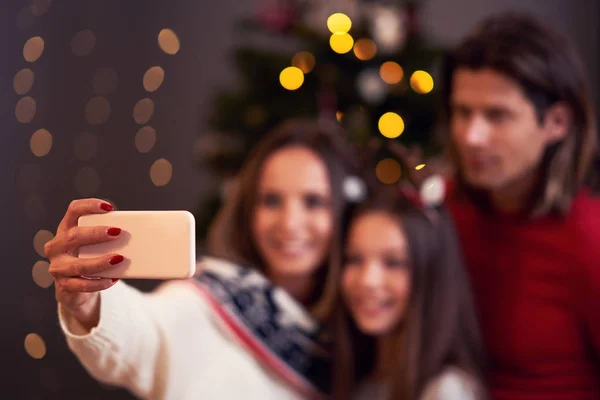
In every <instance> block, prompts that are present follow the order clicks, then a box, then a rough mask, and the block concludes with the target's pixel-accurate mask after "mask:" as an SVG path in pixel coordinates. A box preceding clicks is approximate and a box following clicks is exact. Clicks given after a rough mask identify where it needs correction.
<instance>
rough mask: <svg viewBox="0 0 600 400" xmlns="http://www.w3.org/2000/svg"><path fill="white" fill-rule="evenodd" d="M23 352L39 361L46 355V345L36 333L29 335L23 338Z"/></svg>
mask: <svg viewBox="0 0 600 400" xmlns="http://www.w3.org/2000/svg"><path fill="white" fill-rule="evenodd" d="M25 351H26V352H27V354H29V356H30V357H32V358H35V359H38V360H40V359H42V358H44V356H45V355H46V343H44V339H42V337H41V336H40V335H38V334H37V333H30V334H28V335H27V336H26V337H25Z"/></svg>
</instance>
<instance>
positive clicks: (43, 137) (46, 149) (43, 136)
mask: <svg viewBox="0 0 600 400" xmlns="http://www.w3.org/2000/svg"><path fill="white" fill-rule="evenodd" d="M29 147H30V148H31V152H32V153H33V154H34V155H35V156H37V157H43V156H45V155H46V154H48V153H50V150H51V149H52V134H51V133H50V132H48V130H46V129H38V130H37V131H35V132H34V134H33V135H31V140H30V141H29Z"/></svg>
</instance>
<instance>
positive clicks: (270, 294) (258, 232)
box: [45, 121, 353, 400]
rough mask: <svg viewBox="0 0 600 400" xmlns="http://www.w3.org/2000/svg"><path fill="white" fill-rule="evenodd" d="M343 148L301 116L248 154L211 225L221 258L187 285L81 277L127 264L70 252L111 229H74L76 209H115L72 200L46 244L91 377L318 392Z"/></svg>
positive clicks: (261, 393)
mask: <svg viewBox="0 0 600 400" xmlns="http://www.w3.org/2000/svg"><path fill="white" fill-rule="evenodd" d="M350 154H351V152H350V150H349V149H348V148H347V147H346V145H345V142H344V136H343V132H339V131H337V130H331V129H329V128H325V127H323V126H322V125H320V124H317V123H313V122H308V121H290V122H288V123H286V124H283V125H282V126H281V127H279V128H278V129H276V130H275V132H273V133H271V134H270V135H268V137H267V138H266V139H264V140H263V141H262V142H261V143H260V144H259V145H258V147H257V148H256V149H255V150H254V152H253V153H252V154H251V156H250V158H249V160H248V162H247V163H246V165H245V166H244V167H243V168H242V172H241V176H240V177H239V184H238V186H237V188H236V189H235V190H234V191H233V193H232V194H231V195H230V196H229V197H228V199H227V204H226V205H225V206H224V209H223V210H222V211H221V213H220V215H219V216H218V218H217V219H216V222H215V225H214V229H212V232H211V235H210V240H209V241H210V245H209V247H210V248H211V250H212V253H213V254H214V255H215V256H217V257H220V259H209V258H207V259H204V260H201V261H200V262H199V264H198V274H197V277H196V279H192V280H189V281H178V282H169V283H164V284H163V285H161V286H159V287H158V288H157V289H156V290H155V291H154V292H152V293H149V294H146V293H141V292H139V291H138V290H136V289H135V288H132V287H131V286H128V285H127V284H125V283H123V282H113V281H111V280H110V279H101V280H86V279H83V278H81V276H86V275H90V274H93V273H97V272H101V271H103V270H106V269H109V268H113V267H114V266H113V265H112V264H115V265H119V264H120V262H122V260H123V258H122V257H120V255H118V254H107V255H106V256H104V257H101V258H98V259H93V260H84V259H79V258H77V249H78V248H79V247H80V246H81V245H84V244H92V243H98V242H103V241H107V240H112V239H113V238H114V237H118V235H119V234H120V231H119V229H118V227H92V228H83V227H81V228H79V227H77V219H78V217H79V216H81V215H84V214H88V213H103V212H110V211H111V210H112V207H111V206H110V205H109V204H107V203H104V202H102V201H101V200H98V199H85V200H77V201H74V202H73V203H72V204H71V206H70V207H69V209H68V211H67V213H66V215H65V217H64V218H63V220H62V222H61V223H60V226H59V228H58V231H57V235H56V237H55V238H54V239H53V240H51V241H50V242H49V243H48V244H47V245H46V249H45V250H46V254H47V255H48V257H49V259H50V261H51V263H50V272H51V273H52V274H53V276H54V278H55V287H56V298H57V300H58V304H59V318H60V324H61V327H62V329H63V331H64V333H65V335H66V337H67V341H68V344H69V347H70V348H71V350H72V351H73V352H74V353H75V355H76V356H77V357H78V358H79V360H80V361H81V363H82V364H83V365H84V366H85V368H86V369H87V370H88V371H89V372H90V373H91V374H92V375H93V376H94V377H95V378H96V379H97V380H99V381H102V382H105V383H108V384H113V385H117V386H121V387H125V388H127V389H129V390H130V391H131V392H133V393H134V394H135V395H137V396H139V397H142V398H160V399H194V400H196V399H202V398H205V399H216V398H219V399H231V398H242V397H243V398H247V399H255V398H256V399H258V398H260V399H270V398H273V399H296V398H315V397H318V396H320V395H321V394H322V393H324V392H327V391H328V383H329V382H328V381H329V379H328V378H329V376H330V375H329V373H330V370H329V365H330V360H329V356H330V354H328V351H327V348H328V346H327V343H326V342H325V341H324V340H323V339H322V336H323V335H322V334H321V330H320V325H321V324H320V323H321V322H322V321H324V320H326V319H327V318H329V315H330V313H331V309H332V304H333V299H334V297H335V290H336V286H337V280H338V279H339V271H338V270H337V269H336V268H335V266H336V265H339V261H338V260H337V259H335V256H336V255H338V257H339V254H340V252H339V251H338V250H336V244H339V243H340V242H341V240H340V239H341V238H340V236H339V235H340V232H341V229H342V221H343V215H344V213H345V212H346V206H347V204H348V202H347V201H346V200H345V198H344V196H343V190H342V184H343V182H344V180H345V179H346V178H347V177H348V176H351V175H350V174H352V173H353V166H352V165H351V163H350V161H352V160H353V158H352V156H351V155H350ZM111 235H112V236H111ZM225 260H228V261H225Z"/></svg>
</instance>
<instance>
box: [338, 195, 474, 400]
mask: <svg viewBox="0 0 600 400" xmlns="http://www.w3.org/2000/svg"><path fill="white" fill-rule="evenodd" d="M371 212H385V213H387V214H389V215H390V218H394V219H395V220H396V221H397V223H398V226H399V227H400V228H401V229H402V231H403V232H404V233H405V235H406V239H407V242H408V248H409V259H410V268H411V278H410V279H411V282H410V288H411V294H410V297H409V303H408V307H407V311H406V314H405V316H404V318H403V320H402V322H401V323H400V324H398V326H397V327H396V328H395V329H394V331H393V332H392V333H391V343H392V344H391V346H392V348H391V349H390V352H389V354H390V360H391V364H390V365H389V366H388V368H387V371H389V372H390V376H388V377H387V379H386V382H385V383H386V384H387V385H388V388H389V390H390V392H389V393H390V397H389V398H390V399H392V400H396V399H397V400H404V399H417V398H419V396H420V395H421V394H422V391H423V390H424V388H425V386H426V384H427V383H428V382H430V381H431V380H432V379H434V378H436V377H437V376H439V374H441V373H442V372H443V371H444V369H445V368H447V367H451V366H452V367H457V368H458V369H460V370H461V371H463V372H465V373H466V374H467V375H468V376H469V377H471V378H472V380H473V383H474V387H475V388H476V390H479V391H482V388H483V371H482V370H483V365H484V359H483V347H482V342H481V338H480V333H479V327H478V323H477V319H476V316H475V310H474V307H473V304H472V299H471V289H470V286H469V283H468V278H467V276H466V271H465V268H464V264H463V259H462V255H461V251H460V248H459V245H458V242H457V237H456V233H455V230H454V226H453V223H452V221H451V219H450V217H449V216H448V215H447V214H446V213H445V212H444V211H443V210H435V214H434V215H433V218H432V217H431V216H430V217H428V216H427V215H426V214H425V213H424V212H423V211H422V210H420V209H418V208H416V207H415V206H413V205H412V203H410V202H408V201H407V200H403V199H400V200H398V196H396V195H395V194H393V193H390V192H382V193H381V194H380V195H379V196H378V197H377V198H376V199H374V200H372V201H370V202H369V203H367V204H366V205H364V206H362V208H360V209H359V210H358V211H357V213H356V215H355V216H354V218H358V217H360V216H361V215H365V214H368V213H371ZM337 306H338V312H336V315H335V319H334V323H333V324H334V328H333V329H334V337H335V338H336V345H335V358H334V360H335V364H334V398H335V399H339V400H341V399H348V398H351V397H352V395H353V393H354V392H355V391H356V389H357V385H358V384H360V383H361V382H362V381H363V380H365V379H366V378H367V377H368V374H369V373H371V372H373V368H374V367H375V365H374V363H375V362H376V360H375V357H376V354H377V351H376V340H377V338H373V337H370V336H366V335H364V334H362V333H361V332H360V331H359V330H358V328H357V327H356V325H355V324H354V322H353V321H352V318H351V317H350V315H349V314H348V311H347V309H346V307H345V306H344V304H343V300H342V298H341V296H340V297H339V299H338V303H337Z"/></svg>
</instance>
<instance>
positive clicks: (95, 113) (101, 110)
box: [85, 96, 110, 125]
mask: <svg viewBox="0 0 600 400" xmlns="http://www.w3.org/2000/svg"><path fill="white" fill-rule="evenodd" d="M109 117H110V103H109V102H108V99H106V97H102V96H96V97H92V98H91V99H90V101H88V103H87V104H86V106H85V118H86V120H87V122H88V123H89V124H90V125H100V124H103V123H105V122H106V121H107V120H108V118H109Z"/></svg>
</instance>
